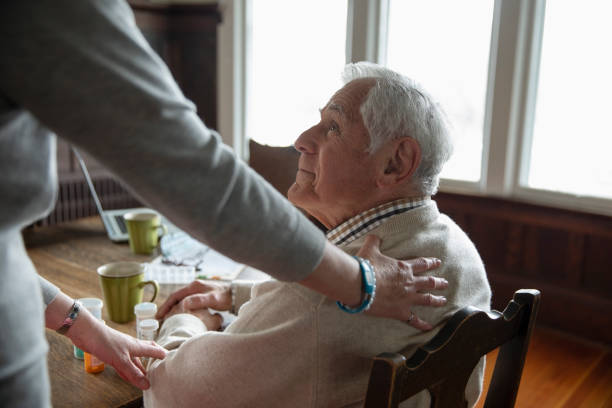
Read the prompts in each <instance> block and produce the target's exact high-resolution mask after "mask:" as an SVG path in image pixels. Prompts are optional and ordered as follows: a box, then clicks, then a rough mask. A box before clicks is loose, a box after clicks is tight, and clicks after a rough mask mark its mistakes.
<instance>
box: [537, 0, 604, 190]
mask: <svg viewBox="0 0 612 408" xmlns="http://www.w3.org/2000/svg"><path fill="white" fill-rule="evenodd" d="M611 20H612V3H610V2H607V1H600V0H583V1H580V2H575V1H563V0H554V1H548V2H547V3H546V16H545V20H544V32H543V39H542V56H541V61H540V70H539V79H538V88H537V103H536V110H535V123H534V127H533V135H532V145H531V157H530V162H529V171H528V177H527V186H528V187H532V188H537V189H544V190H551V191H558V192H564V193H570V194H576V195H584V196H594V197H603V198H612V122H611V121H610V108H611V107H612V104H611V103H610V96H611V95H612V41H611V40H612V25H611V24H610V21H611Z"/></svg>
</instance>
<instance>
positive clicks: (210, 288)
mask: <svg viewBox="0 0 612 408" xmlns="http://www.w3.org/2000/svg"><path fill="white" fill-rule="evenodd" d="M175 306H178V308H179V310H181V313H186V312H189V311H192V310H197V309H206V308H212V309H215V310H230V308H231V306H232V294H231V292H230V285H229V283H226V282H215V281H204V280H195V281H193V282H191V283H190V284H189V285H187V286H185V287H184V288H182V289H179V290H177V291H176V292H174V293H172V294H171V295H170V296H169V297H168V299H167V300H166V301H165V302H164V303H163V304H162V305H161V307H160V308H159V310H158V311H157V314H156V315H155V317H156V318H157V319H165V318H167V317H168V316H167V314H168V312H170V310H171V309H172V308H174V307H175ZM174 313H177V311H176V310H175V311H174Z"/></svg>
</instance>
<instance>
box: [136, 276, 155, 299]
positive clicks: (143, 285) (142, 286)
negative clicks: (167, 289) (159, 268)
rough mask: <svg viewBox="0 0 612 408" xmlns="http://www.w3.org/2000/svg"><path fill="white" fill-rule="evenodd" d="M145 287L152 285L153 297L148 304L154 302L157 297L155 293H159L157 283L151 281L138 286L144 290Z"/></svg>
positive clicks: (153, 280)
mask: <svg viewBox="0 0 612 408" xmlns="http://www.w3.org/2000/svg"><path fill="white" fill-rule="evenodd" d="M146 285H153V296H152V297H151V300H149V302H153V301H154V300H155V298H156V297H157V292H159V284H158V283H157V281H156V280H155V279H151V280H148V281H142V282H140V283H139V284H138V287H139V288H144V287H145V286H146Z"/></svg>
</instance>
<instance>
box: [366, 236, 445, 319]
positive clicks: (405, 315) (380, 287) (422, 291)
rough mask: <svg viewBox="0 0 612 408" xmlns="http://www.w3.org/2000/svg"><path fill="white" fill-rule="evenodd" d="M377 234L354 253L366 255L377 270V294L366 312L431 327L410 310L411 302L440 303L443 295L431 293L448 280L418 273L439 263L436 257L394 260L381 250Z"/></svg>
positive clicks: (428, 304)
mask: <svg viewBox="0 0 612 408" xmlns="http://www.w3.org/2000/svg"><path fill="white" fill-rule="evenodd" d="M380 242H381V241H380V238H378V237H377V236H375V235H369V236H368V237H366V240H365V243H364V244H363V246H362V247H361V249H360V250H359V252H358V253H357V256H360V257H362V258H366V259H369V260H370V262H371V263H372V265H373V266H374V271H375V273H376V296H375V297H374V302H373V303H372V306H371V307H370V309H369V310H368V311H367V312H366V313H367V314H370V315H373V316H382V317H391V318H395V319H398V320H403V321H405V322H407V323H408V324H410V325H411V326H413V327H415V328H417V329H420V330H431V329H432V326H431V325H430V324H429V323H427V322H425V321H423V320H421V319H420V318H419V317H418V316H416V315H415V314H414V313H413V312H412V307H413V306H417V305H418V306H433V307H439V306H443V305H445V304H446V298H445V297H443V296H436V295H433V294H431V293H430V291H432V290H440V289H445V288H447V287H448V281H447V280H446V279H443V278H438V277H434V276H418V275H419V274H422V273H423V272H426V271H429V270H432V269H435V268H437V267H438V266H440V264H441V261H440V260H439V259H436V258H424V257H421V258H415V259H410V260H404V261H402V260H397V259H393V258H390V257H388V256H385V255H383V254H382V253H381V252H380Z"/></svg>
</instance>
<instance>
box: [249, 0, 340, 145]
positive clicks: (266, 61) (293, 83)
mask: <svg viewBox="0 0 612 408" xmlns="http://www.w3.org/2000/svg"><path fill="white" fill-rule="evenodd" d="M252 4H253V8H252V10H253V14H252V17H253V20H252V49H251V58H252V60H251V61H252V63H251V65H250V69H251V72H250V73H249V77H250V78H249V86H248V104H247V109H248V111H247V131H246V136H247V137H249V138H251V139H254V140H255V141H257V142H259V143H261V144H267V145H271V146H288V145H292V144H293V142H294V141H295V139H297V137H298V136H299V135H300V134H301V133H302V132H303V131H304V130H306V129H308V128H310V127H311V126H313V125H314V124H316V123H317V122H318V121H319V119H320V114H319V108H322V107H323V106H324V105H325V103H326V102H327V100H328V99H329V98H330V97H331V96H332V94H333V93H334V92H335V91H336V90H338V89H339V88H340V87H341V86H342V81H341V77H340V75H341V73H342V69H343V67H344V64H345V59H346V57H345V53H346V47H345V41H346V19H347V0H333V1H329V0H309V1H286V0H253V3H252Z"/></svg>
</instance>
